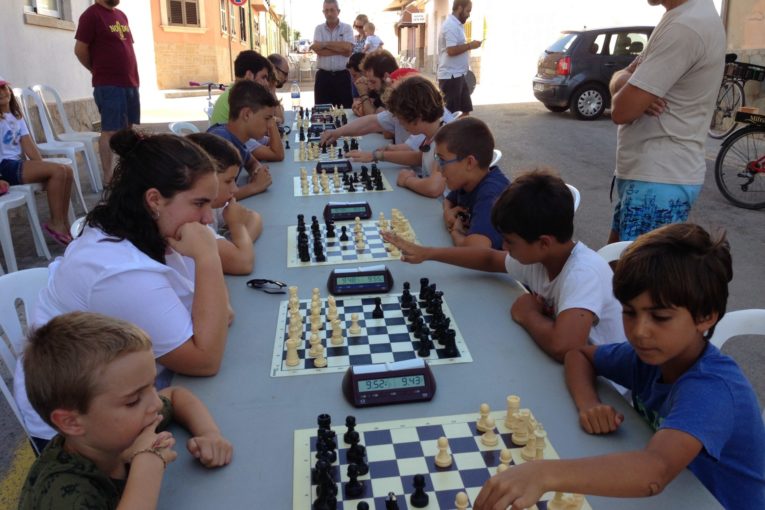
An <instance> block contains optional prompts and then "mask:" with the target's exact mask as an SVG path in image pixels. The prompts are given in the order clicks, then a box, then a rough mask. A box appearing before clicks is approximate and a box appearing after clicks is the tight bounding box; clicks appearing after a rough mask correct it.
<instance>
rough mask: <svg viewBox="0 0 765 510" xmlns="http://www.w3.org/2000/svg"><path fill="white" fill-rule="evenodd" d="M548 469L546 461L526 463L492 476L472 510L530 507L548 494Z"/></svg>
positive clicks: (514, 509) (479, 494)
mask: <svg viewBox="0 0 765 510" xmlns="http://www.w3.org/2000/svg"><path fill="white" fill-rule="evenodd" d="M545 467H546V464H545V462H526V463H524V464H519V465H517V466H512V467H511V468H510V469H508V470H506V471H503V472H502V473H499V474H497V475H494V476H492V477H491V478H489V480H488V481H487V482H486V483H485V484H483V487H482V488H481V492H479V493H478V497H477V498H476V499H475V501H474V502H473V509H474V510H491V509H494V508H512V510H520V509H522V508H530V507H531V506H532V505H534V504H535V503H536V502H537V501H539V498H541V497H542V495H543V494H544V493H545V492H547V488H546V487H545V482H546V478H547V476H546V475H548V474H549V473H548V472H546V471H545Z"/></svg>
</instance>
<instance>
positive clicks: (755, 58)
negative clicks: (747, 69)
mask: <svg viewBox="0 0 765 510" xmlns="http://www.w3.org/2000/svg"><path fill="white" fill-rule="evenodd" d="M734 51H735V52H736V54H737V55H738V60H740V61H742V62H748V63H750V64H755V65H758V66H762V67H765V48H763V49H752V50H734ZM744 92H745V93H746V104H747V106H755V107H757V108H759V109H760V113H763V112H765V82H762V81H748V82H746V85H745V86H744Z"/></svg>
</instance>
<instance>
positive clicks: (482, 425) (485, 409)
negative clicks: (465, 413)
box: [475, 402, 494, 432]
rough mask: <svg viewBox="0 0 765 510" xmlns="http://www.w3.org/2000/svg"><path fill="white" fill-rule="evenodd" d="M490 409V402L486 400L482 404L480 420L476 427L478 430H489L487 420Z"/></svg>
mask: <svg viewBox="0 0 765 510" xmlns="http://www.w3.org/2000/svg"><path fill="white" fill-rule="evenodd" d="M490 411H491V408H490V407H489V404H487V403H485V402H484V403H483V404H481V407H480V413H481V416H480V417H479V418H478V421H477V422H476V423H475V428H476V430H477V431H478V432H486V431H487V430H489V425H488V422H487V420H488V418H489V412H490ZM493 427H494V426H493V425H492V428H493Z"/></svg>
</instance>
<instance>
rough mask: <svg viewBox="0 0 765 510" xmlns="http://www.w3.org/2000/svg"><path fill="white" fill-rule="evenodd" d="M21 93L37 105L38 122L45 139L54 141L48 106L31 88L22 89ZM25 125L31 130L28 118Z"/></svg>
mask: <svg viewBox="0 0 765 510" xmlns="http://www.w3.org/2000/svg"><path fill="white" fill-rule="evenodd" d="M21 93H22V94H23V95H25V96H27V97H30V98H31V99H32V101H33V103H34V105H35V106H36V107H37V111H38V113H39V117H40V124H41V125H42V129H43V133H44V134H45V141H47V142H55V141H56V135H55V134H54V133H53V126H52V124H51V120H50V112H49V111H48V106H47V105H46V104H45V101H43V99H42V97H41V96H40V94H39V93H38V92H36V91H34V90H32V89H31V88H27V89H24V90H22V91H21ZM27 127H28V128H29V130H30V131H32V126H30V125H29V119H27Z"/></svg>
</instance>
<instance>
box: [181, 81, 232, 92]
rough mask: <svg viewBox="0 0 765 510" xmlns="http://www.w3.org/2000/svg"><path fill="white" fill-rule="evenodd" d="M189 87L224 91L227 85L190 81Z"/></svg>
mask: <svg viewBox="0 0 765 510" xmlns="http://www.w3.org/2000/svg"><path fill="white" fill-rule="evenodd" d="M189 87H207V88H208V90H212V89H218V90H226V88H227V87H228V85H226V84H224V83H215V82H212V81H206V82H198V81H190V82H189Z"/></svg>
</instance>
